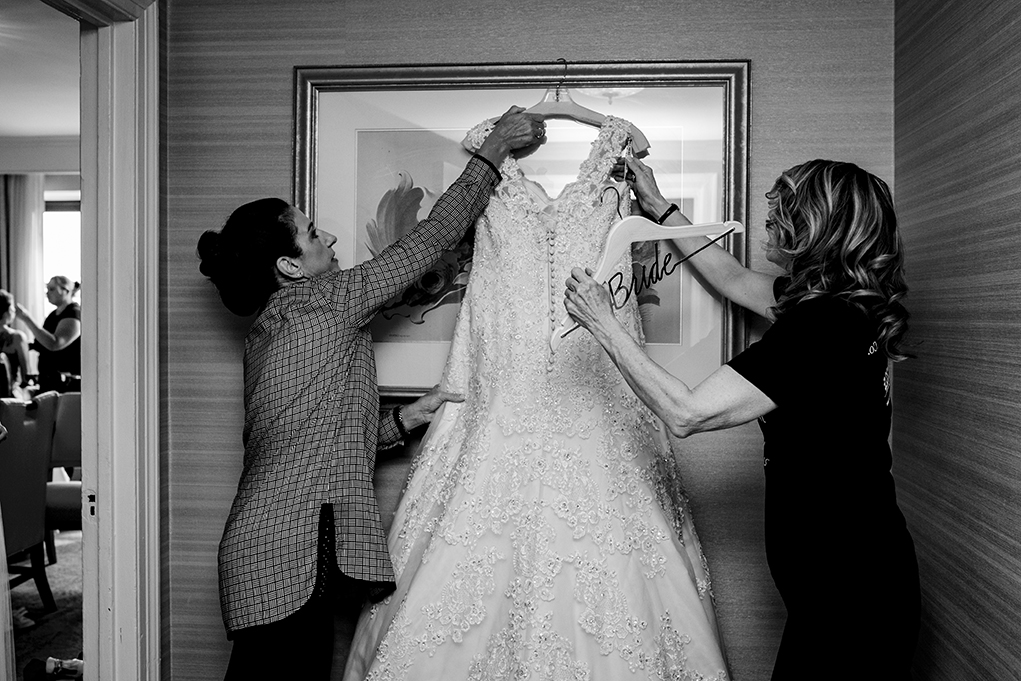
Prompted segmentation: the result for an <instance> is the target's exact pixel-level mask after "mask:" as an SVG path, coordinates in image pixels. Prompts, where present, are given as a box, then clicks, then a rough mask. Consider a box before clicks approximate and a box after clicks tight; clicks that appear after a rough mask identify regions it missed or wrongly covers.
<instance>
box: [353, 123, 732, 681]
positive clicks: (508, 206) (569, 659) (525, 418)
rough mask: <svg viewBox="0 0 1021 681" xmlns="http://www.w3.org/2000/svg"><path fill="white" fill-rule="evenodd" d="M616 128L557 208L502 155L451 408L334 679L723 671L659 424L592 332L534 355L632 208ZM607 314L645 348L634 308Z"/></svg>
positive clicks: (692, 538) (481, 134)
mask: <svg viewBox="0 0 1021 681" xmlns="http://www.w3.org/2000/svg"><path fill="white" fill-rule="evenodd" d="M629 126H630V124H629V123H627V122H626V121H623V120H622V119H617V118H614V117H608V118H607V119H606V121H605V122H604V123H603V125H602V127H601V128H600V131H599V133H598V136H597V138H596V140H595V141H594V142H593V144H592V150H591V153H590V155H589V158H588V159H587V160H586V161H584V163H583V164H582V166H581V170H580V172H579V175H578V179H577V180H576V181H574V182H572V183H571V184H569V185H567V186H566V187H565V188H564V190H563V191H562V192H561V194H560V195H559V196H558V197H557V198H555V199H551V198H549V197H548V196H547V195H546V192H545V191H544V190H543V189H542V188H541V187H540V186H539V185H538V184H537V183H535V182H532V181H530V180H529V179H527V178H526V177H525V176H524V175H523V173H522V171H521V169H520V167H519V165H518V163H517V162H516V161H515V160H514V159H513V158H508V159H507V160H506V161H505V162H504V163H503V165H502V167H501V173H502V175H503V179H502V181H501V182H500V184H499V185H498V186H497V187H496V189H495V191H494V196H493V197H492V199H491V201H490V203H489V206H488V208H487V209H486V212H485V213H484V215H483V216H482V217H481V218H480V219H479V221H478V224H477V226H476V241H475V254H474V261H473V265H472V272H471V278H470V281H469V284H468V288H467V291H466V295H465V299H464V301H463V303H462V306H461V310H460V314H459V316H458V320H457V324H456V330H455V333H454V339H453V343H452V345H451V349H450V355H449V357H448V359H447V364H446V368H445V371H444V378H443V384H444V388H445V389H446V390H450V391H454V392H460V393H462V394H464V396H465V401H464V402H463V403H458V404H453V403H448V404H447V405H446V406H445V408H444V409H443V411H442V413H441V414H438V415H437V417H436V419H435V420H434V422H433V423H432V424H431V425H430V428H429V430H428V432H427V433H426V435H425V438H424V440H423V443H422V448H421V451H420V453H419V455H418V456H417V457H416V460H415V462H414V464H413V466H412V472H411V474H410V478H409V482H408V485H407V488H406V490H405V493H404V495H403V497H402V499H401V502H400V504H399V506H398V508H397V511H396V515H395V517H394V522H393V527H392V529H391V532H390V539H389V547H390V552H391V555H392V557H393V562H394V566H395V568H396V572H397V575H398V577H397V591H396V592H395V593H394V594H393V595H391V596H390V597H389V598H388V599H387V600H386V601H384V602H382V603H379V604H375V605H372V606H370V607H368V608H366V610H365V611H364V612H363V613H362V615H361V618H360V620H359V623H358V627H357V630H356V633H355V638H354V641H353V643H352V648H351V654H350V657H349V659H348V665H347V669H346V670H345V677H344V678H345V679H346V680H347V681H355V680H360V679H363V678H368V679H372V680H383V679H386V680H396V679H407V680H409V681H416V680H419V679H430V680H431V679H457V680H461V679H472V680H480V681H481V680H494V681H495V680H504V679H521V680H523V679H530V680H535V681H540V680H541V681H547V680H549V681H553V680H559V679H571V680H572V681H577V680H581V679H591V680H592V681H596V680H599V679H606V680H610V679H612V680H613V681H621V680H623V679H632V678H633V679H678V680H680V679H685V680H695V679H726V678H727V672H726V661H725V655H724V653H723V649H722V648H723V645H722V641H721V638H720V634H719V630H718V627H717V623H716V616H715V608H714V603H713V596H712V591H711V586H710V580H709V573H708V569H707V566H706V561H705V557H704V556H703V554H702V551H701V548H700V546H699V542H698V538H697V536H696V534H695V530H694V526H693V525H692V520H691V516H690V514H689V512H688V505H687V500H686V499H685V497H684V494H683V491H682V489H681V480H680V478H679V476H678V472H677V469H676V466H675V462H674V458H673V454H672V452H671V450H670V446H669V442H668V440H667V438H666V434H665V430H664V427H663V425H662V423H661V422H660V421H658V419H656V418H655V417H654V416H653V414H652V413H651V412H650V411H649V410H648V409H647V408H646V407H645V406H644V405H643V404H642V403H641V402H640V401H639V400H638V399H637V397H636V396H635V395H634V393H633V392H632V391H631V390H630V388H629V387H628V386H627V384H626V383H625V382H624V381H623V379H622V378H621V376H620V374H619V372H618V371H617V369H616V368H615V367H614V366H613V364H612V363H611V362H610V360H609V358H608V357H607V355H606V353H605V352H604V351H603V349H602V348H601V347H600V346H599V345H598V344H597V343H596V342H595V341H594V340H593V339H592V337H591V336H590V335H589V334H588V333H587V332H584V331H577V332H575V333H573V334H571V335H570V336H568V337H567V338H566V339H565V341H564V342H563V344H561V345H560V347H559V348H558V349H557V351H556V352H555V353H553V352H551V351H550V347H549V334H550V333H551V331H552V329H554V328H555V327H556V325H557V323H558V322H559V321H560V318H561V317H562V316H563V314H564V306H563V299H564V282H565V281H566V279H567V278H568V276H569V273H570V270H571V268H572V267H575V266H585V265H589V266H594V264H595V263H596V262H598V260H599V255H600V250H601V247H602V244H603V242H604V238H605V235H606V231H607V230H608V229H609V227H610V226H611V225H613V224H614V223H615V222H616V221H617V220H618V219H619V216H620V214H624V215H627V213H628V211H629V205H628V191H627V187H626V186H625V185H624V184H623V183H620V184H616V183H614V182H613V181H612V180H611V179H609V177H608V176H609V172H610V169H611V167H612V166H613V163H614V160H615V159H616V158H617V157H618V156H620V155H621V153H622V151H623V150H624V148H625V146H626V144H627V143H628V130H629ZM491 129H492V123H482V124H480V125H479V126H476V127H475V128H474V129H472V130H471V131H470V132H469V135H468V138H467V139H466V143H465V146H468V147H470V148H478V146H479V145H480V144H481V143H482V141H483V140H484V139H485V138H486V135H488V134H489V131H490V130H491ZM608 187H613V188H614V189H613V190H611V189H608ZM619 197H620V198H619ZM618 202H620V205H618ZM618 209H619V211H620V213H618ZM619 267H620V271H622V272H626V273H627V274H628V277H627V280H630V256H629V255H626V256H624V258H622V260H621V262H620V264H619ZM618 315H619V316H620V317H621V319H622V320H623V321H624V322H625V324H626V325H627V328H628V329H629V331H630V332H631V333H632V334H633V336H634V337H635V338H638V339H640V340H641V339H642V331H641V328H640V325H639V317H638V313H637V309H636V305H635V301H634V300H630V301H628V302H627V304H625V306H624V307H623V309H621V310H618Z"/></svg>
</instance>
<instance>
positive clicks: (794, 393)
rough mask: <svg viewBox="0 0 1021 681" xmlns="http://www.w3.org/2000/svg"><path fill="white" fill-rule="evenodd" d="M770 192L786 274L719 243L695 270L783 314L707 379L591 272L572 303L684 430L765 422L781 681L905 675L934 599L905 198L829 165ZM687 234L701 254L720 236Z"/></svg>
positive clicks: (648, 178)
mask: <svg viewBox="0 0 1021 681" xmlns="http://www.w3.org/2000/svg"><path fill="white" fill-rule="evenodd" d="M624 165H626V168H625V167H621V168H620V170H621V171H626V175H627V179H628V181H629V184H630V185H631V186H632V188H633V189H634V191H635V194H636V196H637V197H638V200H639V202H640V204H641V207H642V209H643V210H644V211H645V212H646V213H647V214H649V215H650V216H652V217H653V218H654V219H656V218H659V221H660V222H661V223H662V224H667V225H682V224H689V223H688V221H687V219H686V218H685V217H684V216H683V215H681V214H680V212H679V211H677V209H676V206H672V205H671V204H669V202H667V201H666V199H664V198H663V195H662V193H661V192H660V190H659V188H658V187H657V185H656V182H655V178H654V176H653V172H652V170H651V169H649V168H648V167H647V166H645V165H644V164H643V163H642V162H641V161H638V160H634V159H626V160H625V162H624ZM766 198H767V199H768V201H769V213H768V217H767V220H766V233H767V235H768V237H769V241H768V243H767V245H766V249H767V259H768V260H770V261H771V262H773V263H775V264H776V265H779V266H780V267H782V268H783V270H784V274H783V275H781V276H779V277H778V276H774V275H768V274H764V273H760V272H755V271H752V270H750V269H747V268H745V267H743V266H742V265H741V264H740V263H738V261H737V260H736V259H735V258H733V257H732V256H731V255H730V254H729V253H728V252H727V251H725V250H724V249H722V248H719V247H712V248H707V249H706V250H705V251H703V252H701V253H699V254H698V255H697V256H695V257H694V258H693V259H692V260H691V262H692V263H693V265H694V266H695V267H696V269H698V270H699V272H700V274H702V275H703V276H704V277H705V278H706V279H707V280H708V281H709V282H710V284H711V285H712V286H713V287H714V288H716V289H717V290H718V291H719V292H720V293H721V294H723V295H725V296H727V297H728V298H730V299H731V300H732V301H734V302H735V303H738V304H740V305H742V306H743V307H745V308H747V309H749V310H752V311H753V312H756V313H758V314H760V315H763V316H765V317H766V318H768V319H770V320H772V321H773V322H774V323H773V325H772V326H771V327H770V328H769V329H768V330H767V331H766V332H765V334H764V335H763V338H762V340H760V341H759V342H757V343H754V344H752V345H751V346H750V347H749V348H748V349H747V350H745V351H744V352H742V353H741V354H739V355H738V356H737V357H735V358H734V359H733V360H731V361H730V362H729V363H728V364H727V365H724V366H723V367H721V368H720V369H719V370H717V371H716V372H714V373H713V374H712V375H711V376H709V377H708V378H707V379H706V380H705V381H703V382H702V383H701V384H699V385H698V386H696V387H695V388H694V389H689V388H688V387H687V386H686V385H684V383H682V382H681V381H680V380H678V379H677V378H675V377H673V376H672V375H670V374H669V373H667V372H666V371H665V370H664V369H662V368H661V367H659V366H658V365H656V364H655V363H654V362H653V361H652V360H651V359H649V357H648V355H646V354H645V352H644V351H643V350H642V349H641V348H640V347H639V346H638V345H637V344H635V342H634V341H633V340H632V339H631V337H630V336H628V335H627V334H626V333H625V332H624V331H623V329H622V328H621V327H620V325H619V324H618V323H617V321H616V319H615V318H614V316H613V311H612V306H611V303H610V300H609V294H608V293H607V291H606V289H605V287H603V286H600V285H599V284H598V283H597V282H596V281H595V280H593V279H592V278H591V277H590V276H589V275H588V273H586V272H585V271H582V270H581V269H575V270H574V272H573V273H572V278H571V279H569V280H568V281H567V292H566V296H567V297H566V301H565V305H566V306H567V310H568V312H570V313H571V315H572V316H573V317H574V318H575V319H576V320H577V321H578V322H579V323H580V324H581V325H582V326H584V327H585V328H586V329H588V330H589V331H590V332H591V333H592V334H593V336H594V337H595V338H596V339H597V340H598V341H599V342H600V343H601V344H602V345H603V347H604V348H605V349H606V351H607V353H608V354H609V355H610V357H611V358H612V359H613V361H614V362H615V363H616V365H617V367H618V368H619V369H620V371H621V373H622V374H623V375H624V377H625V379H626V380H627V381H628V383H629V384H630V385H631V387H632V388H633V389H634V390H635V392H636V393H637V394H638V396H639V397H641V398H642V399H643V400H644V401H645V402H646V404H648V405H649V407H650V408H651V409H653V411H655V412H656V414H657V415H658V416H660V418H662V419H663V421H664V422H665V423H666V425H667V427H668V428H669V429H670V431H671V432H672V433H673V434H674V435H676V436H678V437H686V436H687V435H690V434H692V433H697V432H702V431H708V430H718V429H722V428H729V427H732V426H736V425H738V424H741V423H746V422H747V421H750V420H752V419H756V418H757V419H759V421H760V427H761V429H762V432H763V436H764V439H765V449H764V456H763V465H764V471H765V475H766V509H765V516H766V553H767V559H768V562H769V567H770V572H771V573H772V576H773V580H774V582H775V583H776V586H777V589H778V590H779V592H780V595H781V597H782V598H783V601H784V605H785V606H786V608H787V622H786V625H785V627H784V633H783V638H782V640H781V643H780V649H779V651H778V653H777V657H776V663H775V666H774V670H773V677H772V678H773V679H774V681H777V680H779V679H808V678H813V679H814V678H826V679H860V678H869V679H908V678H910V667H911V658H912V655H913V652H914V648H915V642H916V639H917V633H918V624H919V600H920V599H919V585H918V566H917V562H916V560H915V552H914V544H913V542H912V539H911V536H910V534H909V533H908V530H907V527H906V525H905V522H904V517H903V515H902V514H901V511H900V509H899V508H898V506H897V501H896V495H895V490H894V481H893V477H892V475H891V473H890V468H891V465H892V460H891V454H890V448H889V445H888V436H889V432H890V417H891V404H890V364H891V363H892V362H897V361H901V360H903V359H906V357H907V355H906V354H905V353H904V352H903V351H902V349H901V343H902V338H903V335H904V333H905V331H906V330H907V317H908V314H907V311H906V310H905V309H904V307H903V306H902V304H901V302H900V301H901V298H902V297H903V296H904V295H905V293H906V292H907V286H906V285H905V283H904V277H903V256H902V252H901V250H902V248H901V241H900V237H899V235H898V232H897V220H896V216H895V214H894V209H893V201H892V198H891V196H890V191H889V188H888V187H887V186H886V184H885V183H884V182H883V181H882V180H880V179H879V178H877V177H875V176H873V175H871V174H869V173H867V172H865V171H864V170H862V169H861V168H859V167H857V166H855V165H853V164H850V163H839V162H834V161H824V160H815V161H809V162H807V163H804V164H801V165H798V166H795V167H793V168H791V169H790V170H787V171H785V172H784V173H783V174H781V175H780V177H779V178H778V179H777V181H776V183H775V184H774V186H773V188H772V190H771V191H770V192H769V193H767V194H766ZM676 243H677V246H678V247H679V248H680V250H681V251H682V252H683V253H685V254H690V253H692V252H694V251H695V250H696V249H698V248H699V247H701V246H703V245H705V243H706V239H705V238H702V237H696V238H689V239H679V240H677V242H676Z"/></svg>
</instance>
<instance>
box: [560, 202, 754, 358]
mask: <svg viewBox="0 0 1021 681" xmlns="http://www.w3.org/2000/svg"><path fill="white" fill-rule="evenodd" d="M743 233H744V225H742V224H741V223H740V222H735V221H733V220H728V221H726V222H706V223H703V224H698V225H682V226H673V227H671V226H667V225H660V224H658V223H656V222H653V221H652V220H649V219H648V218H646V217H642V216H641V215H629V216H627V217H626V218H623V219H622V220H620V221H619V222H617V223H616V224H615V225H613V226H612V227H610V231H609V232H608V233H607V235H606V243H605V244H604V246H603V253H602V255H601V256H600V258H599V264H598V265H597V266H596V271H595V272H594V273H593V274H592V278H593V279H595V280H596V281H598V282H600V283H601V284H606V281H607V279H609V277H610V275H611V274H612V273H613V268H614V267H616V265H617V261H618V260H620V256H621V255H623V254H624V251H625V250H627V249H628V248H630V247H631V244H633V243H635V242H637V241H653V240H659V239H681V238H685V237H689V236H706V237H709V238H710V241H709V243H707V244H706V245H705V246H703V247H702V248H706V247H708V246H710V245H711V244H713V243H715V242H716V241H719V240H720V239H723V238H724V237H726V236H729V235H731V234H743ZM702 248H699V249H698V250H697V251H695V252H694V253H692V254H691V255H689V256H687V257H685V258H683V259H682V260H679V261H677V264H680V263H682V262H684V261H685V260H687V259H688V258H690V257H692V256H694V255H696V254H697V253H698V252H699V251H701V250H702ZM572 321H573V320H572V319H571V316H570V315H564V318H563V319H562V320H561V321H560V324H558V325H557V328H555V329H554V330H553V333H552V334H551V335H550V340H549V345H550V350H552V351H553V352H556V350H557V348H558V347H559V346H560V343H561V342H562V341H563V340H564V338H565V337H566V336H567V334H569V333H571V332H572V331H574V330H575V329H577V328H578V324H572Z"/></svg>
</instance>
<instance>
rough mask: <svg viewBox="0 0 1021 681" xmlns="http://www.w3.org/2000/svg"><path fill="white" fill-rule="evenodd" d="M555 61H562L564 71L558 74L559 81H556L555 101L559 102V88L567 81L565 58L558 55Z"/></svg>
mask: <svg viewBox="0 0 1021 681" xmlns="http://www.w3.org/2000/svg"><path fill="white" fill-rule="evenodd" d="M557 61H562V62H564V73H563V75H562V76H560V82H559V83H557V94H556V98H557V99H556V101H558V102H559V101H560V88H562V87H563V86H564V82H565V81H567V60H566V59H564V58H563V57H558V58H557Z"/></svg>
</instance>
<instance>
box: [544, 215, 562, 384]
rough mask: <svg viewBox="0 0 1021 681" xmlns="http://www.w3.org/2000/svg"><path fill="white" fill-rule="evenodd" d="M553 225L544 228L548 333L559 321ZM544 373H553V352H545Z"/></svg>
mask: <svg viewBox="0 0 1021 681" xmlns="http://www.w3.org/2000/svg"><path fill="white" fill-rule="evenodd" d="M553 224H555V223H552V222H551V223H549V226H547V227H546V249H547V252H548V254H549V269H548V270H547V273H548V274H547V277H546V279H547V281H549V288H550V290H549V294H550V295H549V304H547V305H546V309H547V311H548V313H549V326H548V327H547V328H548V329H549V330H550V332H551V333H552V331H553V330H554V329H556V328H557V323H558V322H559V321H560V320H558V319H557V305H556V301H557V290H558V286H557V282H556V281H555V276H554V268H553V265H554V264H555V262H556V244H555V243H554V241H555V239H556V232H555V231H554V229H553ZM546 371H547V372H549V371H553V351H552V350H547V352H546Z"/></svg>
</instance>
